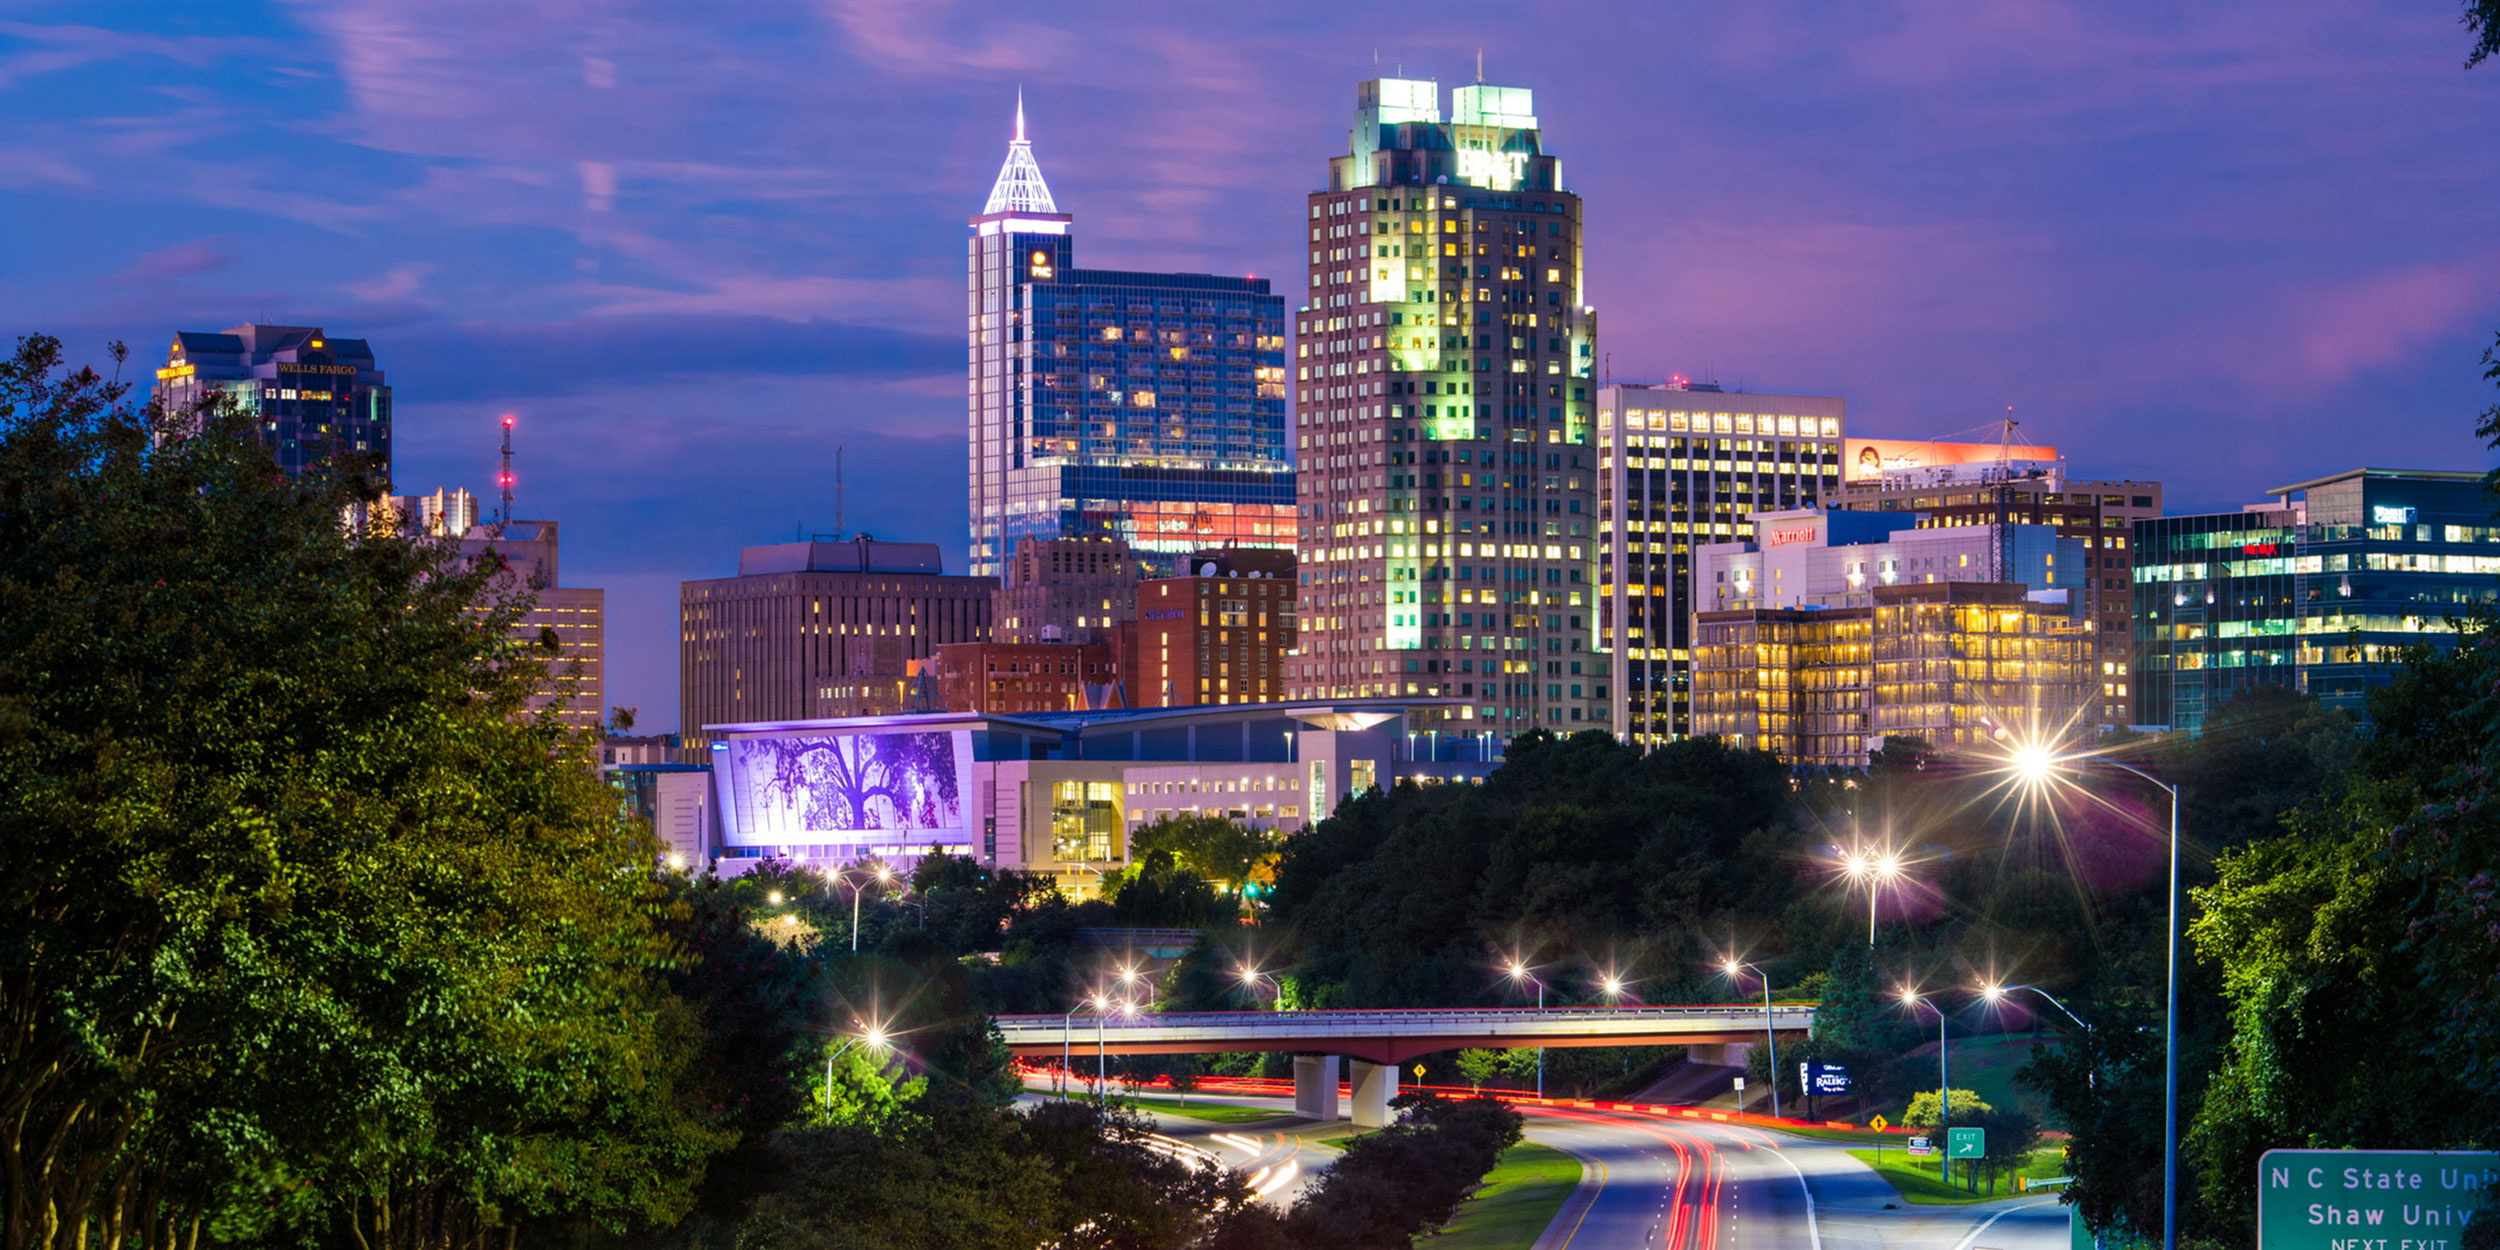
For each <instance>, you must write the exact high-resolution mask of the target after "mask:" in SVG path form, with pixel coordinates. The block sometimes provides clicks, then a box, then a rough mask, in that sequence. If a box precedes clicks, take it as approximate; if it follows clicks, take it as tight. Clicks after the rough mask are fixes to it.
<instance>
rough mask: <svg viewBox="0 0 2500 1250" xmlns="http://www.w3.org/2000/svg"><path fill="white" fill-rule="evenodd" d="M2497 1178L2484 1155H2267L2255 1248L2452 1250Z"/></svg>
mask: <svg viewBox="0 0 2500 1250" xmlns="http://www.w3.org/2000/svg"><path fill="white" fill-rule="evenodd" d="M2494 1180H2500V1154H2495V1153H2493V1152H2491V1151H2488V1150H2269V1151H2267V1152H2266V1153H2265V1155H2264V1156H2263V1157H2262V1158H2260V1159H2258V1161H2257V1250H2457V1245H2458V1239H2459V1238H2460V1236H2462V1234H2463V1232H2464V1229H2465V1223H2466V1221H2467V1220H2469V1219H2472V1218H2473V1217H2474V1213H2475V1211H2476V1210H2477V1209H2479V1208H2480V1207H2481V1206H2482V1205H2483V1193H2484V1191H2485V1190H2487V1189H2489V1188H2490V1187H2491V1183H2492V1182H2493V1181H2494Z"/></svg>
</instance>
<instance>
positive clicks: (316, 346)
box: [156, 322, 391, 487]
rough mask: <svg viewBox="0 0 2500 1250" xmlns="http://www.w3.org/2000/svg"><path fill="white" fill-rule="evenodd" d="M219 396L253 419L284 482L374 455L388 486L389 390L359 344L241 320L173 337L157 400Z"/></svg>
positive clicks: (178, 407) (171, 402)
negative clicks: (343, 459) (342, 457)
mask: <svg viewBox="0 0 2500 1250" xmlns="http://www.w3.org/2000/svg"><path fill="white" fill-rule="evenodd" d="M221 392H222V393H224V394H226V395H230V396H232V397H233V399H234V401H235V402H236V403H237V404H238V405H240V406H241V407H242V408H243V410H244V411H246V412H249V413H250V414H252V416H253V428H254V429H255V430H256V431H257V432H258V434H259V436H260V440H261V442H262V443H263V444H264V445H266V446H267V447H268V448H269V451H270V454H271V455H273V456H275V457H277V461H278V467H279V468H280V469H281V470H283V471H285V472H286V473H287V474H289V475H290V476H292V475H294V474H298V473H302V472H303V471H304V470H305V469H307V468H310V467H312V466H314V465H316V464H319V463H320V462H321V461H322V460H324V459H326V458H328V457H330V456H332V455H337V454H342V453H344V454H350V455H373V456H379V457H381V461H382V469H383V473H384V476H385V478H386V487H387V477H388V475H389V471H390V464H391V388H390V387H389V386H387V385H385V384H384V383H383V380H382V370H381V369H380V368H379V367H378V366H376V365H375V364H374V363H373V349H372V348H371V347H370V346H368V345H367V344H366V343H365V341H364V340H363V339H334V338H331V337H330V336H329V335H328V334H327V333H326V332H324V331H323V330H322V329H321V327H319V326H265V325H254V324H252V323H250V322H246V323H244V324H242V325H239V326H236V327H234V328H233V329H231V330H228V331H226V332H225V333H223V334H209V333H204V332H202V331H198V330H184V331H180V332H178V333H176V334H175V335H174V342H173V346H172V347H171V348H170V349H169V350H168V351H167V352H166V354H165V365H164V367H163V368H161V369H158V370H157V371H156V399H157V402H159V403H160V404H162V405H164V407H165V408H166V410H167V411H171V412H181V411H185V410H187V409H190V408H192V407H193V406H195V405H197V404H199V403H200V402H201V401H202V400H204V399H206V398H207V397H208V396H209V395H211V394H213V393H221Z"/></svg>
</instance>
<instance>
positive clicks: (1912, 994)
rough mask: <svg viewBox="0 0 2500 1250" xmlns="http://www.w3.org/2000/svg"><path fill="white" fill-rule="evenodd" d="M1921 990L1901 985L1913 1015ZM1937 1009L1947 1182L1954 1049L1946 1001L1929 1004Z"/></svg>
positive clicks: (1939, 1109)
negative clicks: (1947, 1035)
mask: <svg viewBox="0 0 2500 1250" xmlns="http://www.w3.org/2000/svg"><path fill="white" fill-rule="evenodd" d="M1919 1001H1920V999H1919V993H1918V991H1917V990H1914V989H1911V988H1910V987H1909V986H1906V985H1904V986H1902V987H1901V1002H1902V1004H1903V1005H1904V1006H1906V1007H1908V1008H1909V1009H1910V1013H1911V1014H1912V1015H1916V1014H1917V1013H1918V1004H1919ZM1930 1005H1931V1006H1933V1007H1935V1009H1936V1131H1937V1132H1940V1133H1944V1135H1945V1153H1944V1159H1943V1161H1942V1163H1941V1164H1940V1165H1939V1167H1940V1168H1941V1174H1942V1175H1943V1177H1944V1183H1945V1184H1947V1185H1950V1184H1952V1183H1953V1145H1952V1138H1953V1135H1952V1134H1951V1133H1950V1132H1947V1131H1946V1130H1948V1129H1949V1128H1950V1127H1951V1126H1952V1123H1953V1069H1952V1067H1951V1066H1950V1064H1949V1062H1948V1061H1949V1059H1950V1057H1951V1055H1952V1048H1951V1047H1950V1046H1948V1045H1947V1044H1946V1043H1945V1036H1944V1025H1945V1017H1944V1004H1943V1003H1941V1002H1938V1003H1933V1004H1930Z"/></svg>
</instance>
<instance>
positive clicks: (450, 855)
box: [0, 339, 1480, 1250]
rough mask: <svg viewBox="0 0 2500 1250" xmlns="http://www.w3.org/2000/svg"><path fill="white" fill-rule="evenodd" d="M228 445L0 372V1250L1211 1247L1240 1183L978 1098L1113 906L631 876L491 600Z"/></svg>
mask: <svg viewBox="0 0 2500 1250" xmlns="http://www.w3.org/2000/svg"><path fill="white" fill-rule="evenodd" d="M236 422H237V418H236V417H234V415H233V414H231V413H228V412H224V411H219V410H209V411H204V412H201V413H197V414H182V416H181V417H179V418H167V417H164V416H161V415H160V414H156V413H152V412H149V411H146V410H142V409H137V408H134V407H131V406H130V405H128V404H126V403H124V402H123V391H122V388H120V387H118V386H117V385H115V384H113V383H111V382H108V381H107V380H105V379H102V378H100V377H97V376H95V375H94V374H92V373H85V372H81V373H74V374H72V373H64V372H63V371H62V369H61V368H60V366H59V358H58V347H57V345H56V344H54V343H52V342H50V341H49V340H44V339H29V340H27V341H26V342H25V343H23V344H22V345H21V349H20V351H19V353H18V355H17V356H16V358H15V359H14V360H12V361H10V362H8V363H6V364H0V745H5V746H6V747H7V749H8V751H9V755H10V759H11V765H12V766H11V768H10V769H9V771H8V773H7V774H6V777H5V781H0V856H5V859H4V860H0V868H4V869H5V872H0V1026H4V1027H0V1032H4V1033H5V1036H4V1037H0V1180H4V1181H5V1184H6V1194H5V1198H6V1210H7V1223H6V1226H5V1236H4V1238H0V1245H5V1246H7V1247H9V1248H10V1250H19V1248H22V1247H41V1248H42V1250H55V1248H66V1247H72V1246H92V1245H106V1246H113V1247H117V1248H119V1247H147V1248H148V1250H158V1248H160V1247H164V1248H181V1250H190V1248H193V1247H199V1246H214V1245H235V1246H255V1247H280V1246H289V1245H304V1246H313V1245H320V1246H344V1245H353V1246H360V1247H406V1248H408V1250H418V1248H424V1250H436V1248H443V1250H448V1248H450V1247H485V1246H493V1245H501V1246H505V1247H512V1246H517V1245H529V1246H533V1247H540V1246H550V1247H575V1248H578V1250H624V1248H625V1247H634V1248H636V1250H669V1248H675V1247H682V1248H684V1250H694V1248H696V1247H704V1248H707V1250H710V1248H717V1250H728V1248H729V1247H735V1246H748V1247H758V1248H761V1247H777V1248H790V1250H796V1248H799V1247H817V1246H826V1247H834V1246H870V1245H874V1246H908V1245H932V1246H935V1245H946V1246H961V1245H996V1246H1002V1247H1004V1246H1013V1247H1017V1248H1018V1250H1022V1248H1023V1247H1030V1246H1033V1245H1035V1244H1057V1245H1064V1246H1072V1247H1073V1246H1096V1245H1099V1246H1123V1247H1138V1248H1140V1250H1154V1248H1162V1247H1169V1248H1171V1250H1181V1248H1182V1247H1187V1246H1197V1245H1206V1244H1211V1243H1213V1242H1215V1241H1216V1240H1217V1239H1219V1238H1220V1237H1222V1236H1225V1235H1227V1229H1229V1228H1230V1227H1231V1225H1232V1223H1233V1218H1234V1217H1235V1216H1236V1215H1237V1214H1238V1213H1239V1212H1240V1211H1241V1210H1242V1209H1243V1203H1244V1201H1245V1199H1246V1191H1245V1189H1244V1184H1243V1181H1242V1180H1241V1178H1239V1177H1238V1176H1235V1175H1232V1174H1230V1173H1228V1172H1224V1171H1222V1170H1219V1169H1207V1170H1203V1171H1192V1170H1190V1169H1188V1168H1186V1167H1184V1166H1182V1165H1179V1164H1177V1163H1174V1162H1172V1161H1171V1160H1170V1159H1169V1158H1167V1157H1166V1156H1165V1155H1164V1154H1162V1153H1160V1152H1158V1151H1155V1150H1152V1149H1149V1148H1148V1146H1147V1145H1146V1143H1145V1138H1144V1134H1143V1129H1142V1127H1141V1126H1140V1125H1139V1124H1138V1123H1136V1122H1134V1121H1132V1120H1128V1119H1125V1118H1122V1117H1120V1116H1117V1115H1104V1114H1102V1113H1100V1112H1097V1111H1096V1110H1093V1109H1091V1108H1087V1107H1083V1106H1077V1105H1071V1104H1054V1105H1051V1106H1046V1107H1040V1108H1036V1109H1032V1110H1028V1111H1023V1112H1016V1111H1011V1110H1009V1109H1008V1105H1009V1103H1010V1101H1011V1100H1012V1099H1013V1098H1014V1097H1015V1096H1016V1095H1017V1094H1018V1093H1019V1092H1020V1089H1021V1083H1020V1081H1019V1079H1018V1078H1017V1077H1016V1075H1015V1074H1014V1072H1013V1071H1012V1070H1011V1068H1010V1066H1009V1064H1008V1062H1007V1055H1006V1052H1005V1048H1004V1046H1003V1045H1002V1044H1001V1043H1000V1041H999V1038H998V1035H997V1032H996V1031H995V1030H994V1029H993V1028H991V1027H990V1026H989V1024H988V1020H987V1014H988V1011H989V1010H990V1009H991V1007H992V1004H993V1002H995V1001H996V1000H998V999H1000V998H1004V997H1011V996H1014V995H1017V994H1030V995H1033V996H1037V997H1041V996H1056V995H1057V994H1059V993H1060V992H1061V991H1062V987H1063V985H1064V983H1065V982H1066V981H1067V980H1069V979H1071V973H1072V970H1073V969H1075V968H1077V967H1078V966H1079V965H1080V964H1083V963H1084V962H1086V960H1087V959H1088V955H1087V954H1086V952H1085V948H1084V946H1083V944H1082V943H1081V942H1078V941H1075V940H1074V934H1075V930H1077V929H1078V928H1081V927H1083V925H1084V924H1085V923H1088V922H1097V923H1098V922H1099V921H1098V919H1097V918H1098V917H1100V916H1102V915H1104V914H1106V913H1108V914H1109V915H1111V916H1114V917H1116V916H1117V915H1118V913H1117V912H1116V911H1115V910H1113V909H1112V905H1110V904H1100V903H1096V904H1088V905H1086V906H1085V907H1071V906H1069V905H1068V904H1067V903H1066V902H1065V901H1064V900H1062V899H1060V898H1059V896H1058V895H1057V894H1056V892H1055V891H1052V890H1050V889H1048V888H1047V886H1045V885H1042V884H1041V883H1038V882H1036V881H1035V880H1033V879H1031V878H1026V877H1022V876H1020V875H1018V874H1013V873H991V872H987V871H985V870H982V869H980V868H978V867H977V866H975V865H971V864H968V863H966V862H964V861H961V860H954V859H949V858H947V857H943V856H933V857H929V858H928V859H926V860H924V861H922V862H921V863H920V864H919V867H918V870H917V872H916V873H915V875H914V878H913V879H912V880H911V881H908V882H906V881H903V880H901V879H899V878H897V877H895V876H894V875H893V874H890V873H880V872H878V871H877V868H876V866H875V865H855V866H853V871H850V872H847V873H842V874H836V875H835V876H834V877H832V878H828V877H826V876H825V875H822V874H811V873H804V872H799V871H797V870H795V869H793V868H792V867H791V866H790V865H788V864H785V863H779V862H769V863H766V864H764V865H761V866H760V867H759V868H758V870H757V871H755V872H753V873H750V874H747V875H744V876H741V877H739V878H736V879H734V880H726V881H725V880H720V879H717V878H714V877H712V876H709V875H701V876H692V877H689V876H687V875H684V874H681V873H676V872H665V871H658V870H656V866H655V855H656V851H657V847H656V845H655V844H654V843H653V842H652V841H651V840H650V838H649V836H648V833H647V831H646V830H644V829H642V828H640V827H639V826H638V825H637V824H635V823H634V822H631V821H629V820H627V819H625V818H624V817H623V816H622V815H621V813H620V808H619V804H618V802H617V798H616V795H615V792H614V791H613V790H611V789H609V788H608V787H607V786H606V785H605V784H603V783H602V782H601V781H600V780H599V778H598V776H597V774H596V772H595V770H594V769H593V768H592V766H591V751H590V748H591V746H592V743H591V742H589V741H588V740H587V739H586V738H585V737H583V736H581V735H574V734H568V733H567V732H566V731H564V730H563V729H561V728H560V727H559V726H558V725H557V724H556V722H555V721H554V720H553V719H552V718H551V717H550V716H547V715H544V714H539V713H533V712H531V711H529V710H528V708H527V702H528V697H529V695H530V692H531V691H532V690H534V689H535V688H536V687H537V685H538V684H539V682H540V681H541V680H542V677H543V672H544V666H545V663H546V657H547V655H548V654H549V651H548V646H549V644H548V642H547V641H546V640H545V639H544V638H543V637H541V638H536V639H532V638H527V637H523V638H518V639H516V638H515V636H514V630H513V626H514V624H515V622H516V620H517V619H518V613H519V611H520V610H521V609H522V607H523V606H524V603H523V601H522V600H520V599H518V598H517V597H516V596H517V595H518V594H519V593H520V592H521V591H520V588H517V587H515V586H514V585H513V584H512V583H511V581H510V580H509V579H506V578H502V577H500V576H499V570H498V569H497V568H496V567H495V566H494V565H493V564H492V563H491V562H484V561H481V562H477V563H474V564H472V563H466V562H463V561H462V560H460V559H459V558H458V557H457V555H456V553H454V552H453V551H452V550H451V549H449V548H448V547H447V546H444V545H437V544H433V543H430V542H427V541H423V540H414V539H411V538H408V537H406V536H404V535H401V534H399V533H397V532H393V531H390V530H387V529H382V530H375V529H365V528H354V527H350V526H349V525H347V524H344V523H343V518H344V517H346V516H348V515H350V514H351V512H352V511H353V508H352V506H353V505H357V504H359V503H360V501H364V500H368V499H370V498H371V497H372V495H373V494H374V490H375V487H374V483H373V482H372V481H371V480H370V478H369V477H368V476H366V472H367V470H368V469H369V467H370V466H362V465H358V464H355V463H340V464H335V465H331V466H328V467H326V468H324V469H323V470H321V471H318V472H315V473H313V474H311V475H309V476H307V477H305V478H302V479H288V478H286V477H284V476H282V475H280V474H279V473H277V472H276V470H275V467H274V466H273V465H272V464H271V463H270V461H269V458H268V456H267V454H266V453H265V452H264V451H262V450H261V449H260V448H259V447H258V446H257V444H256V443H255V442H254V441H253V440H252V439H250V438H249V437H248V431H247V430H246V429H244V428H242V427H240V426H239V425H238V424H237V423H236ZM854 891H855V892H854ZM854 916H856V917H857V921H856V923H854ZM854 942H857V944H858V946H859V949H858V951H857V952H856V953H854V951H853V950H852V944H853V943H854ZM1002 946H1003V947H1004V948H1005V949H1006V954H1005V956H1004V957H1003V958H1002V959H1001V961H1000V963H999V965H998V966H996V967H993V966H991V965H989V964H988V963H987V962H986V961H982V960H977V959H976V960H971V961H964V960H962V959H960V958H959V956H962V955H965V954H969V953H974V952H981V951H997V950H1000V949H1001V947H1002ZM1479 1174H1480V1173H1479ZM1271 1223H1272V1221H1271ZM1259 1227H1265V1225H1261V1226H1259Z"/></svg>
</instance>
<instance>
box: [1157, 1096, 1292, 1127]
mask: <svg viewBox="0 0 2500 1250" xmlns="http://www.w3.org/2000/svg"><path fill="white" fill-rule="evenodd" d="M1116 1101H1119V1102H1123V1103H1126V1104H1128V1105H1129V1106H1131V1107H1135V1108H1136V1109H1138V1110H1140V1111H1153V1112H1156V1113H1158V1114H1162V1115H1177V1116H1186V1117H1188V1118H1190V1119H1192V1120H1204V1121H1206V1122H1208V1123H1210V1124H1256V1123H1258V1122H1259V1121H1261V1120H1282V1119H1285V1118H1287V1117H1289V1116H1291V1115H1292V1114H1293V1113H1292V1112H1290V1111H1277V1110H1273V1109H1270V1108H1267V1107H1237V1106H1234V1105H1232V1104H1231V1103H1222V1102H1190V1103H1184V1102H1181V1101H1180V1100H1178V1099H1174V1098H1120V1099H1117V1100H1116Z"/></svg>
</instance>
